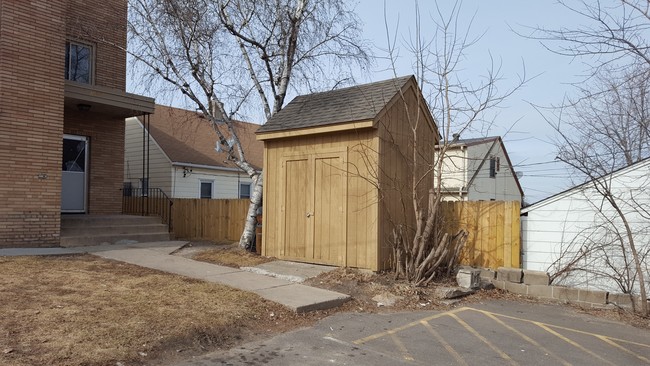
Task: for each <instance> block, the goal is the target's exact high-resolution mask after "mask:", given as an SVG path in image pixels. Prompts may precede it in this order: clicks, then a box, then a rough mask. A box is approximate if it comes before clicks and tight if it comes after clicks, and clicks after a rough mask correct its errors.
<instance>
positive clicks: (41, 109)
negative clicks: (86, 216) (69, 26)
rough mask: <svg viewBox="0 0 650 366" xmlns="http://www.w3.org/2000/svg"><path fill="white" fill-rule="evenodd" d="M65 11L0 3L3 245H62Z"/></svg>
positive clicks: (50, 5)
mask: <svg viewBox="0 0 650 366" xmlns="http://www.w3.org/2000/svg"><path fill="white" fill-rule="evenodd" d="M64 12H65V1H64V0H41V1H0V162H2V164H1V165H0V166H2V169H1V171H2V173H0V247H1V246H52V245H57V244H58V242H59V222H60V192H61V134H62V131H63V124H62V120H63V77H62V75H63V68H64V63H63V62H64V51H65V50H64V47H63V45H64V42H65V35H64V32H63V30H64V27H65V24H64V23H63V19H64V16H63V15H64Z"/></svg>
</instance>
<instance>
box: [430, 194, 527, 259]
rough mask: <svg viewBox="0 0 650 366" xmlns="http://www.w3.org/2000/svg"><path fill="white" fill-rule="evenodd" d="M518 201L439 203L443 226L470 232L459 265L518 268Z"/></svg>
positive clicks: (449, 229) (519, 248) (450, 230)
mask: <svg viewBox="0 0 650 366" xmlns="http://www.w3.org/2000/svg"><path fill="white" fill-rule="evenodd" d="M519 206H520V203H519V201H465V202H442V206H441V209H442V213H443V218H444V223H443V225H445V229H446V231H447V232H449V233H456V232H457V231H458V230H459V229H465V230H467V231H468V232H469V238H468V240H467V244H466V245H465V248H464V249H463V252H462V254H461V264H463V265H469V266H474V267H482V268H492V269H496V268H498V267H514V268H519V267H520V266H521V263H520V252H521V240H520V235H519V233H520V219H519V214H520V208H519Z"/></svg>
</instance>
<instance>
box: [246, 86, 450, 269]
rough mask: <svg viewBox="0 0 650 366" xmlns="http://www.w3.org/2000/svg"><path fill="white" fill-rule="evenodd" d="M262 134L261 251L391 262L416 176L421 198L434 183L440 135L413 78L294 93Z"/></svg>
mask: <svg viewBox="0 0 650 366" xmlns="http://www.w3.org/2000/svg"><path fill="white" fill-rule="evenodd" d="M257 134H258V135H257V136H258V139H260V140H262V141H264V225H263V226H262V230H263V234H262V238H263V239H262V240H263V244H262V254H263V255H267V256H274V257H277V258H283V259H290V260H296V261H303V262H311V263H323V264H329V265H337V266H347V267H357V268H366V269H371V270H375V271H376V270H380V269H385V268H389V267H390V266H391V255H392V252H391V239H392V238H393V230H400V231H401V232H403V233H404V235H405V237H406V238H405V240H410V238H412V235H413V231H412V229H413V227H414V223H415V217H414V216H415V214H414V210H413V208H412V206H411V208H409V205H412V202H413V199H412V197H413V196H412V194H413V192H412V191H411V190H410V187H411V186H412V185H411V184H412V182H413V178H414V177H416V179H418V180H419V179H421V181H422V184H420V185H419V187H418V189H419V190H418V192H419V193H420V194H421V197H425V196H426V193H427V192H428V190H429V189H430V188H431V185H432V182H433V180H432V179H429V178H428V176H429V175H428V174H430V172H429V170H428V167H429V166H430V164H431V163H432V159H433V156H434V151H433V150H434V147H435V145H436V144H437V143H438V136H439V134H438V129H437V126H436V124H435V122H434V120H433V117H432V116H431V113H430V112H429V109H428V107H427V104H426V102H425V101H424V99H423V97H422V94H421V92H420V89H419V87H418V85H417V82H416V80H415V77H413V76H408V77H402V78H396V79H390V80H385V81H381V82H376V83H371V84H364V85H358V86H354V87H350V88H343V89H338V90H332V91H328V92H323V93H315V94H310V95H302V96H299V97H296V98H295V99H293V100H292V101H291V102H290V103H289V104H287V106H286V107H284V108H283V109H282V110H281V111H280V112H278V113H276V114H275V115H274V116H273V117H272V118H271V119H269V121H268V122H267V123H266V124H265V125H264V126H262V127H261V128H260V129H259V130H258V131H257ZM416 139H417V141H418V143H417V144H414V141H416ZM414 147H415V148H416V150H415V151H414V150H413V148H414ZM414 156H415V159H417V160H414V158H413V157H414Z"/></svg>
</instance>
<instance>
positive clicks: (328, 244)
mask: <svg viewBox="0 0 650 366" xmlns="http://www.w3.org/2000/svg"><path fill="white" fill-rule="evenodd" d="M344 161H345V154H344V152H342V151H340V150H339V151H333V152H322V153H316V154H310V155H299V156H290V157H285V158H283V159H282V163H281V164H282V180H283V182H282V187H284V192H283V194H282V197H281V201H282V206H281V210H282V211H281V212H282V215H283V216H284V220H283V221H282V227H281V229H282V232H281V234H280V237H281V238H283V241H282V242H283V245H284V246H283V247H282V249H281V252H280V255H281V257H283V258H285V259H291V260H297V261H307V262H315V263H323V264H331V265H339V266H344V265H345V259H346V222H347V220H346V212H347V211H346V202H347V198H346V196H347V184H346V176H345V173H344Z"/></svg>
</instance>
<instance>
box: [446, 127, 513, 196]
mask: <svg viewBox="0 0 650 366" xmlns="http://www.w3.org/2000/svg"><path fill="white" fill-rule="evenodd" d="M497 142H498V143H499V144H500V145H501V150H502V151H503V155H504V156H505V157H506V161H507V162H508V166H509V167H510V173H511V174H512V178H513V179H514V180H515V183H516V184H517V188H518V189H519V193H521V196H522V197H523V196H524V189H523V188H522V187H521V183H519V178H517V174H516V172H515V169H514V167H513V166H512V161H511V160H510V156H509V155H508V151H507V150H506V146H505V145H504V144H503V140H502V139H501V136H489V137H476V138H469V139H460V140H457V141H456V142H453V143H451V144H450V145H449V147H451V148H460V147H470V146H477V145H482V144H488V143H490V144H492V146H491V147H490V149H489V150H488V152H487V153H486V154H485V156H484V157H483V159H482V160H481V163H480V164H479V166H478V168H477V171H476V172H474V174H473V175H472V177H471V178H470V180H469V182H468V183H467V187H466V188H469V187H470V186H471V185H472V183H473V182H474V179H475V178H476V175H477V174H478V171H479V170H481V168H482V167H483V164H484V163H485V162H486V161H487V159H488V158H489V157H490V155H491V153H492V149H493V148H494V146H495V145H496V143H497ZM437 148H438V147H437Z"/></svg>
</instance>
